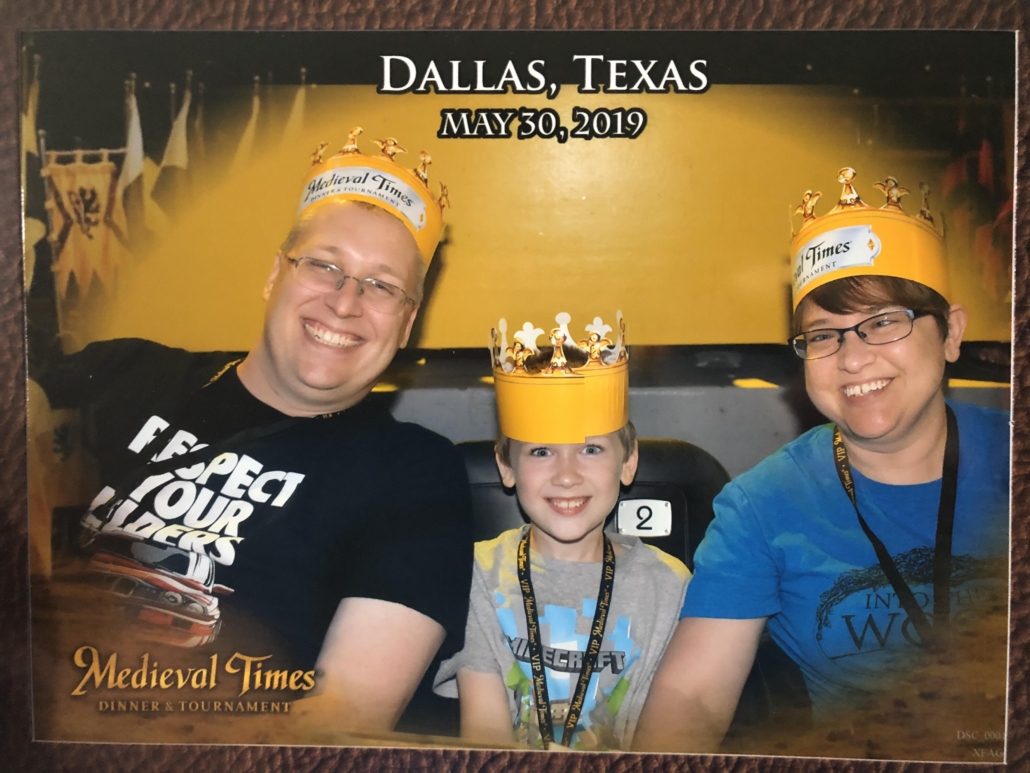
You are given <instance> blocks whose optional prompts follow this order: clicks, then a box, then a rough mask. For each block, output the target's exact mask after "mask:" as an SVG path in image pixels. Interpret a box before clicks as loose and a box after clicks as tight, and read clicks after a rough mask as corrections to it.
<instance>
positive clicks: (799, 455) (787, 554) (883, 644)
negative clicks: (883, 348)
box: [682, 402, 1009, 718]
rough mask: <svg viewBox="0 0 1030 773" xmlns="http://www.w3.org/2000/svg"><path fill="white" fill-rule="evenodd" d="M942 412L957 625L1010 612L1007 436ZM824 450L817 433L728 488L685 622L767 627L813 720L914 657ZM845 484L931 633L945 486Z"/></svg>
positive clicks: (977, 411)
mask: <svg viewBox="0 0 1030 773" xmlns="http://www.w3.org/2000/svg"><path fill="white" fill-rule="evenodd" d="M949 404H950V405H951V406H952V409H953V410H954V412H955V417H956V419H957V421H958V426H959V478H958V492H957V497H956V505H955V525H954V532H953V543H952V556H953V558H952V578H951V594H952V596H951V619H952V621H953V622H954V623H955V624H956V625H959V624H961V623H962V622H963V621H969V620H971V619H972V620H975V617H976V615H977V614H979V613H983V612H986V611H988V610H989V609H992V608H993V609H996V610H997V609H999V608H1004V606H1005V605H1007V598H1008V596H1007V594H1008V582H1007V577H1008V552H1009V550H1008V537H1009V422H1008V414H1007V413H1006V412H1003V411H998V410H993V409H987V408H981V407H978V406H974V405H969V404H963V403H950V402H949ZM832 441H833V427H832V425H824V426H821V427H817V428H815V429H813V430H811V431H809V432H807V433H805V434H804V435H802V436H801V437H799V438H798V439H797V440H795V441H793V442H792V443H789V444H787V445H786V446H784V447H783V448H782V449H780V450H779V451H777V452H776V453H775V454H773V455H772V456H770V457H769V458H768V459H765V460H764V461H763V462H761V463H760V464H759V465H758V466H757V467H755V468H754V469H753V470H750V471H749V472H746V473H744V474H743V475H741V476H740V477H738V478H736V479H735V480H733V481H731V482H730V483H728V484H727V485H726V487H725V488H724V489H723V490H722V492H721V493H720V494H719V496H718V497H716V499H715V505H714V507H715V521H714V522H713V523H712V525H711V526H710V527H709V528H708V531H707V533H706V534H705V538H704V540H703V541H702V543H701V545H700V547H698V550H697V554H696V555H695V558H694V560H695V565H696V568H695V570H694V579H693V580H692V581H691V583H690V585H689V587H688V590H687V596H686V600H685V601H684V604H683V611H682V616H683V617H687V616H690V617H713V618H730V619H749V618H759V617H768V618H769V620H768V623H767V626H768V630H769V633H770V635H771V636H772V638H773V639H774V640H775V641H776V643H777V644H778V645H779V646H780V647H781V648H782V649H783V650H784V651H785V652H786V653H787V654H788V655H789V656H790V657H791V658H792V659H793V660H794V661H795V662H796V663H797V664H798V665H799V666H800V668H801V671H802V673H803V674H804V677H805V681H806V683H807V685H808V691H809V694H810V696H811V698H812V706H813V712H814V714H815V716H816V717H817V718H825V717H827V716H829V715H831V714H832V713H833V712H834V708H835V706H836V705H837V704H838V703H840V702H845V701H848V702H850V701H852V700H853V699H854V698H856V697H858V696H860V695H862V694H866V693H868V692H870V691H874V690H878V689H881V688H883V687H884V686H886V685H889V684H890V682H889V681H888V680H890V679H891V676H892V674H893V675H894V677H895V678H896V677H897V675H898V673H899V672H898V671H897V669H898V668H904V667H905V664H906V663H907V662H909V659H910V656H911V655H912V654H915V653H918V652H919V651H920V649H921V648H920V647H918V646H917V644H918V641H919V639H918V634H917V633H916V631H915V627H914V626H913V625H912V623H911V622H910V621H909V620H908V616H907V615H906V614H905V611H904V609H903V608H902V607H901V605H900V603H899V602H898V599H897V595H896V594H895V593H894V590H893V589H892V587H891V585H890V582H889V581H888V580H887V578H886V577H885V576H884V573H883V570H882V569H881V568H880V565H879V562H878V561H877V559H876V554H875V552H874V551H873V547H872V545H871V544H870V542H869V539H868V538H867V537H866V535H865V533H864V532H863V531H862V528H861V526H860V525H859V523H858V518H857V517H856V515H855V510H854V508H853V507H852V505H851V501H850V500H849V499H848V496H847V494H845V492H844V488H843V486H842V485H841V483H840V479H839V478H838V476H837V471H836V468H835V466H834V463H833V455H832V451H831V447H832ZM854 477H855V487H856V495H857V498H858V506H859V509H860V510H861V511H862V516H863V517H864V518H865V519H866V522H867V523H868V524H869V526H870V528H871V529H872V530H873V533H874V534H876V535H877V536H878V537H879V538H880V540H881V541H882V542H883V543H884V545H886V547H887V550H888V552H889V553H890V554H891V556H892V557H893V558H894V561H895V563H896V564H897V566H898V569H899V570H900V572H901V574H902V576H903V577H904V579H905V581H906V582H907V583H908V584H909V587H911V588H912V591H913V592H914V594H915V597H916V599H917V601H918V602H919V604H920V606H921V607H922V609H923V610H924V611H925V612H926V613H927V616H928V617H930V618H931V619H932V612H933V554H934V548H933V546H934V540H935V535H936V526H937V510H938V506H939V502H940V492H941V481H940V480H939V479H938V480H936V481H933V482H931V483H921V484H916V485H909V486H894V485H888V484H884V483H878V482H876V481H873V480H871V479H869V478H867V477H865V476H864V475H862V474H861V473H859V472H858V471H857V470H854ZM974 625H975V623H974Z"/></svg>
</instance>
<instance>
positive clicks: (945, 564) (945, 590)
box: [833, 405, 958, 646]
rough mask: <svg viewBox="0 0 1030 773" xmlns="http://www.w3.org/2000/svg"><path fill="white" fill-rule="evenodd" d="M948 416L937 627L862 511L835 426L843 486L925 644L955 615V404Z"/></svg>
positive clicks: (937, 548) (936, 561) (937, 551)
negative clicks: (952, 572) (953, 600)
mask: <svg viewBox="0 0 1030 773" xmlns="http://www.w3.org/2000/svg"><path fill="white" fill-rule="evenodd" d="M944 409H945V413H946V415H947V431H948V434H947V439H946V440H945V443H944V475H943V479H942V480H941V501H940V504H939V506H938V508H937V535H936V539H935V542H934V554H933V620H934V623H933V627H931V625H930V622H929V621H928V620H927V619H926V614H925V613H924V612H923V610H922V609H921V608H920V607H919V603H918V602H917V601H916V598H915V595H914V594H913V593H912V589H911V588H910V587H909V586H908V584H907V583H906V582H905V580H904V578H902V576H901V572H899V571H898V567H897V564H895V563H894V559H892V558H891V555H890V553H888V552H887V548H886V547H884V544H883V542H881V541H880V539H879V537H877V536H876V535H875V534H874V533H873V530H872V529H870V528H869V524H868V523H866V521H865V518H863V517H862V513H860V512H859V510H858V500H857V499H856V498H855V482H854V480H853V478H852V476H851V464H850V462H849V461H848V450H847V448H846V447H845V445H844V439H843V438H842V436H841V433H840V428H838V427H834V428H833V460H834V462H835V464H836V466H837V475H838V476H839V477H840V482H841V485H843V486H844V491H845V492H846V493H847V495H848V498H849V499H850V500H851V504H852V506H854V508H855V514H856V515H857V516H858V523H859V525H860V526H861V527H862V531H864V532H865V535H866V537H868V538H869V541H870V542H871V543H872V545H873V550H874V551H876V558H877V559H878V560H879V562H880V567H881V568H882V569H883V573H884V574H885V575H887V579H888V580H889V581H890V584H891V587H892V588H894V592H895V593H896V594H897V596H898V601H899V602H900V603H901V606H902V608H903V609H904V610H905V613H906V614H907V615H908V619H909V620H911V621H912V624H913V625H914V626H915V628H916V631H917V632H918V633H919V639H920V641H921V642H922V643H923V645H924V646H928V645H929V644H930V643H931V642H934V643H935V644H936V643H939V641H936V640H939V639H940V636H936V637H935V629H936V631H937V632H938V633H943V631H944V629H945V628H947V626H948V623H949V617H950V615H951V533H952V527H953V526H954V523H955V493H956V491H957V489H958V423H957V422H956V421H955V414H954V412H952V410H951V406H948V405H945V406H944Z"/></svg>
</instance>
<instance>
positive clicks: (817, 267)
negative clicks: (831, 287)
mask: <svg viewBox="0 0 1030 773" xmlns="http://www.w3.org/2000/svg"><path fill="white" fill-rule="evenodd" d="M880 248H881V244H880V237H878V236H877V235H876V234H875V233H873V227H872V226H871V225H853V226H848V227H847V228H835V229H834V230H832V231H826V232H825V233H822V234H820V235H819V236H817V237H815V238H814V239H810V240H809V241H807V242H805V243H804V244H803V245H802V246H801V249H799V250H798V251H797V254H795V255H794V264H793V267H792V268H793V279H794V295H797V294H798V292H799V291H800V290H801V289H802V288H803V287H804V286H805V285H807V284H808V283H809V282H811V281H812V280H813V279H815V278H816V277H818V276H821V275H822V274H825V273H827V272H832V271H839V270H840V269H842V268H849V267H851V266H871V265H873V259H874V258H875V257H876V256H877V255H879V254H880Z"/></svg>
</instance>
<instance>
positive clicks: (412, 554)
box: [37, 340, 472, 673]
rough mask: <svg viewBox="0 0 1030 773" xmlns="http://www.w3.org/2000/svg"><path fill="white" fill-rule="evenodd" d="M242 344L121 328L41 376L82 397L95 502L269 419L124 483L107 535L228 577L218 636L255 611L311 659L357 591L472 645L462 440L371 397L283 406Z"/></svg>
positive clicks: (56, 393)
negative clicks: (319, 408) (244, 367)
mask: <svg viewBox="0 0 1030 773" xmlns="http://www.w3.org/2000/svg"><path fill="white" fill-rule="evenodd" d="M238 357H239V355H233V354H231V353H224V352H215V353H200V354H197V353H190V352H186V351H183V350H178V349H170V348H167V347H164V346H161V345H159V344H155V343H153V342H149V341H140V340H117V341H106V342H99V343H94V344H91V345H89V346H87V347H86V348H85V349H83V350H82V351H81V352H79V353H77V354H75V355H71V356H68V357H64V358H61V360H60V361H59V362H58V364H57V366H56V367H51V368H48V369H46V370H45V371H43V372H41V373H39V374H37V380H38V381H39V383H40V385H41V386H42V388H43V389H44V391H45V392H46V394H47V396H48V399H49V400H50V401H51V404H52V406H54V407H56V408H62V407H80V408H83V409H84V413H85V417H86V422H87V426H88V433H87V434H88V437H90V439H91V443H92V445H93V451H94V453H95V455H96V456H97V458H98V461H99V464H100V469H101V476H102V478H101V479H102V482H103V484H104V489H103V490H102V491H101V492H100V494H99V495H98V496H97V499H96V501H95V502H94V505H97V504H100V503H101V502H103V501H105V500H107V499H109V498H110V497H111V494H112V492H113V491H114V490H117V489H118V488H119V483H120V481H123V480H125V479H126V477H127V476H130V475H131V473H133V472H134V471H137V470H139V468H140V466H141V465H143V464H146V463H147V462H148V461H150V460H156V461H160V460H161V459H162V458H167V457H169V456H172V455H179V454H183V453H186V452H189V451H190V450H192V449H193V448H194V447H195V446H199V445H201V444H208V445H209V446H214V445H215V444H219V443H224V441H226V439H231V438H233V437H234V436H237V435H238V433H241V432H245V431H247V430H252V428H255V427H262V428H265V430H264V434H263V435H262V434H261V433H260V431H259V432H258V433H257V434H258V436H257V437H254V435H255V433H254V432H253V431H251V432H249V437H246V438H244V439H243V440H242V441H240V442H235V441H232V442H230V443H229V444H228V447H227V448H220V449H219V450H220V453H219V454H218V455H217V456H215V457H214V458H213V459H206V460H205V461H202V462H196V463H187V464H188V466H184V467H183V468H180V469H177V470H175V471H174V472H167V473H164V474H162V475H156V476H150V477H147V478H145V479H143V480H142V482H141V483H139V484H138V485H135V486H133V487H132V490H131V491H124V492H123V491H118V493H119V494H123V493H124V494H128V495H129V496H128V498H127V499H125V502H124V504H122V505H120V506H117V507H115V508H114V509H113V512H112V514H111V517H110V519H109V520H107V521H105V522H104V523H102V524H96V526H97V528H99V529H100V532H99V534H100V537H101V539H100V540H99V543H100V544H101V545H103V544H104V541H105V540H107V542H111V541H112V540H111V538H115V539H114V541H116V542H117V541H121V542H125V543H130V544H132V545H134V546H136V547H137V550H136V553H137V554H134V555H133V556H132V558H133V559H137V560H143V558H146V559H150V560H152V561H153V562H154V565H155V566H159V567H160V568H162V569H170V570H176V571H178V572H179V573H181V574H183V575H184V576H189V577H191V578H193V579H194V580H197V579H198V578H199V579H200V581H201V583H202V584H206V585H207V586H208V587H209V588H214V586H215V585H221V586H226V587H228V588H231V589H232V591H233V593H232V594H231V595H229V596H218V597H217V598H218V600H219V604H218V606H219V608H220V614H221V618H222V619H221V623H220V625H221V627H222V632H220V633H219V634H218V637H219V638H226V636H228V637H229V638H231V637H232V631H231V630H225V629H226V628H230V627H231V625H232V623H233V614H234V613H240V612H242V613H245V615H246V616H247V617H249V618H253V619H256V620H258V621H259V622H260V623H261V624H262V625H264V626H266V627H267V628H268V629H269V630H270V631H271V632H272V633H273V634H274V635H275V636H276V637H278V638H279V639H281V640H282V641H284V642H286V643H288V646H289V648H290V652H289V656H290V657H291V658H292V659H293V662H294V663H295V664H296V666H297V667H300V668H312V667H313V665H314V662H315V659H316V658H317V656H318V653H319V650H320V647H321V644H322V640H323V638H324V635H325V633H326V630H327V628H328V626H329V623H330V621H331V619H332V616H333V614H334V612H335V611H336V608H337V606H338V604H339V602H340V600H341V599H343V598H348V597H364V598H373V599H382V600H385V601H391V602H396V603H398V604H403V605H404V606H407V607H409V608H411V609H414V610H416V611H418V612H421V613H422V614H425V615H427V616H428V617H430V618H432V619H433V620H436V621H437V622H439V623H440V624H441V625H442V626H443V627H444V629H445V630H446V631H447V638H446V640H445V642H444V644H443V646H442V647H441V649H440V652H439V654H438V659H439V658H441V657H448V656H449V655H451V654H453V653H455V652H457V651H458V650H460V648H461V646H462V641H463V637H464V629H465V621H466V617H467V613H468V597H469V586H470V582H471V576H472V537H471V534H472V529H471V504H470V497H469V488H468V481H467V477H466V473H465V467H464V464H463V462H462V459H461V456H460V454H459V453H458V451H457V450H456V449H455V448H454V446H453V445H452V444H451V443H450V441H448V440H447V439H445V438H443V437H441V436H439V435H437V434H435V433H433V432H430V431H429V430H427V429H425V428H423V427H420V426H418V425H415V424H407V423H400V422H397V421H396V420H394V419H393V417H392V416H391V415H390V413H389V412H388V411H387V410H386V408H385V407H384V406H383V405H381V404H380V403H379V401H377V400H376V399H375V396H374V395H371V396H369V397H368V398H366V399H365V400H363V401H362V402H361V403H359V404H358V405H356V406H354V407H352V408H350V409H348V410H345V411H341V412H339V413H337V414H332V415H330V416H328V417H315V418H300V419H291V418H289V417H286V416H285V415H284V414H281V413H279V412H278V411H276V410H275V409H273V408H271V407H270V406H268V405H266V404H264V403H262V402H260V401H259V400H257V399H256V398H255V397H253V396H252V395H251V394H250V393H249V392H248V391H247V390H246V388H245V387H244V386H243V384H242V383H241V382H240V380H239V378H238V376H237V374H236V368H235V364H230V363H233V361H234V360H235V359H237V358H238ZM206 456H210V452H209V453H208V454H206ZM122 488H125V486H124V485H123V486H122ZM124 535H131V536H132V537H133V538H134V539H133V540H132V541H130V540H124V539H121V540H119V539H117V538H119V537H123V536H124ZM139 540H143V542H142V543H140V542H139ZM139 545H143V546H146V548H147V549H150V552H149V553H147V554H146V555H145V556H142V557H141V556H140V555H138V554H139V549H138V546H139ZM115 552H117V550H115ZM190 554H195V555H190ZM197 556H203V557H204V558H197ZM175 561H179V562H180V564H181V565H176V564H175ZM183 561H185V562H186V563H182V562H183ZM144 563H146V562H145V561H144ZM187 563H188V564H189V565H188V566H187V565H186V564H187ZM198 566H199V567H200V568H199V569H198ZM204 567H207V568H210V569H213V578H212V577H210V576H208V577H206V578H205V577H203V576H202V575H203V574H204V571H203V569H204ZM215 590H217V589H214V590H212V597H213V598H214V597H215V596H214V592H215ZM432 670H433V669H430V673H431V672H432Z"/></svg>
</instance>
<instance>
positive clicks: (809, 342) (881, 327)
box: [788, 309, 930, 360]
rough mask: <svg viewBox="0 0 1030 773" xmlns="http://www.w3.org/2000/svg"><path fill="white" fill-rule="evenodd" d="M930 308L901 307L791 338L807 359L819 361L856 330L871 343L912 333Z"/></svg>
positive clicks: (795, 351) (833, 351)
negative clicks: (849, 324)
mask: <svg viewBox="0 0 1030 773" xmlns="http://www.w3.org/2000/svg"><path fill="white" fill-rule="evenodd" d="M929 313H930V312H928V311H914V310H912V309H899V310H898V311H887V312H883V313H882V314H876V315H875V316H872V317H869V318H868V319H863V320H862V321H861V322H859V323H858V324H857V325H852V326H851V327H824V328H818V329H817V330H808V331H806V332H804V333H801V334H799V335H796V336H794V337H793V338H790V339H788V343H789V344H791V346H793V347H794V353H795V354H796V355H797V356H798V357H800V358H801V359H803V360H818V359H821V358H823V357H829V356H830V355H831V354H836V353H837V352H838V351H840V348H841V347H842V346H843V345H844V335H845V334H846V333H849V332H851V331H854V333H855V335H857V336H858V337H859V338H860V339H861V340H862V341H864V342H865V343H867V344H869V345H870V346H883V345H884V344H892V343H894V342H895V341H900V340H901V339H903V338H908V337H909V336H910V335H912V329H913V327H914V325H915V321H916V320H917V319H918V318H919V317H925V316H927V315H928V314H929Z"/></svg>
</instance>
